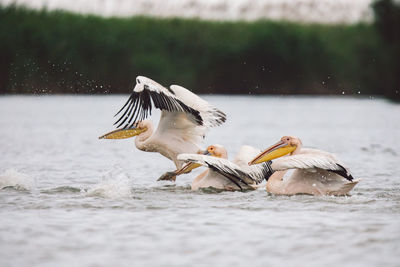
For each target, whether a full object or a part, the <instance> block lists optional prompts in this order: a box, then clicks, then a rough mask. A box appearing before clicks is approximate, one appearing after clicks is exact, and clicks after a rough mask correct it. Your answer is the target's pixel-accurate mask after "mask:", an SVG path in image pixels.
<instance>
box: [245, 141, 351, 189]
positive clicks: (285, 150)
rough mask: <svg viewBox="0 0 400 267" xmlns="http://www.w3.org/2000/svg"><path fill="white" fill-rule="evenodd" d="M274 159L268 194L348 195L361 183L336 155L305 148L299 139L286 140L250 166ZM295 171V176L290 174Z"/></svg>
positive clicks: (259, 156)
mask: <svg viewBox="0 0 400 267" xmlns="http://www.w3.org/2000/svg"><path fill="white" fill-rule="evenodd" d="M287 154H289V155H288V156H286V157H282V156H284V155H287ZM281 157H282V158H281ZM273 159H276V160H274V161H273V162H272V164H271V167H272V170H273V171H274V174H272V175H271V177H269V179H268V180H267V191H268V192H270V193H273V194H283V195H294V194H310V195H346V194H347V193H348V192H349V191H350V190H351V189H353V187H354V186H355V185H356V184H357V183H358V182H359V181H355V180H354V178H353V176H352V175H351V174H350V173H349V171H348V170H347V169H346V168H345V167H344V166H343V164H342V163H341V162H340V161H339V160H338V159H337V158H336V157H335V156H334V155H332V154H330V153H328V152H325V151H321V150H317V149H310V148H302V143H301V141H300V139H299V138H296V137H292V136H284V137H282V138H281V140H280V141H279V142H278V143H276V144H275V145H273V146H271V147H269V148H268V149H266V150H265V151H263V152H262V153H260V154H259V155H258V156H257V157H255V158H254V159H253V160H252V161H251V162H249V165H253V164H258V163H262V162H265V161H270V160H273ZM291 169H293V172H291V173H290V172H288V170H291ZM288 176H289V177H288Z"/></svg>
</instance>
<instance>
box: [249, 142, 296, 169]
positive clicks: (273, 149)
mask: <svg viewBox="0 0 400 267" xmlns="http://www.w3.org/2000/svg"><path fill="white" fill-rule="evenodd" d="M295 149H296V146H291V145H289V144H287V143H285V142H283V141H279V142H278V143H276V144H275V145H272V146H270V147H269V148H267V149H266V150H264V151H263V152H261V153H260V154H259V155H258V156H257V157H255V158H254V159H253V160H252V161H250V162H249V165H254V164H259V163H262V162H265V161H269V160H273V159H276V158H279V157H282V156H284V155H287V154H289V153H292V152H293V151H294V150H295Z"/></svg>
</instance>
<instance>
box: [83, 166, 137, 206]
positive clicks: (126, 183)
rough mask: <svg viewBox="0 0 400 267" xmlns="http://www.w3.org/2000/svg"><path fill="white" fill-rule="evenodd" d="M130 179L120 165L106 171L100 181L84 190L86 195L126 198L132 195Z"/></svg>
mask: <svg viewBox="0 0 400 267" xmlns="http://www.w3.org/2000/svg"><path fill="white" fill-rule="evenodd" d="M132 184H133V181H132V179H131V178H130V177H129V176H128V175H127V174H126V173H124V172H123V170H122V169H121V168H120V167H115V168H114V169H112V170H110V171H109V172H107V173H106V174H105V175H104V176H103V177H102V179H101V181H100V182H99V183H98V184H96V185H94V186H93V187H92V188H90V189H89V190H88V191H87V192H86V196H90V197H103V198H112V199H117V198H128V197H131V196H132Z"/></svg>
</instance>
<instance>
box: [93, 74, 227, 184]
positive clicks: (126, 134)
mask: <svg viewBox="0 0 400 267" xmlns="http://www.w3.org/2000/svg"><path fill="white" fill-rule="evenodd" d="M153 107H155V108H157V109H160V110H161V111H162V112H161V118H160V121H159V124H158V127H157V130H155V131H154V127H153V124H152V123H151V122H150V121H149V120H144V119H145V118H147V117H148V116H149V115H151V111H152V108H153ZM122 111H124V112H123V114H122V116H121V117H120V118H119V119H118V120H117V121H116V122H115V123H114V125H115V124H118V125H117V128H120V127H121V126H122V128H120V129H117V130H115V131H112V132H110V133H107V134H105V135H103V136H100V137H99V138H100V139H124V138H130V137H134V136H137V138H136V139H135V145H136V147H137V148H138V149H140V150H142V151H147V152H158V153H160V154H161V155H163V156H165V157H167V158H168V159H170V160H172V161H173V162H174V163H175V166H176V168H177V169H179V168H181V167H182V162H181V161H178V160H177V156H178V155H179V154H182V153H197V152H198V151H199V150H201V147H200V145H201V143H202V141H203V139H204V137H205V134H206V132H207V130H208V129H209V128H211V127H215V126H219V125H221V124H222V123H224V122H225V120H226V115H225V114H224V113H223V112H222V111H220V110H219V109H217V108H215V107H214V106H212V105H210V104H209V103H208V102H206V101H205V100H203V99H201V98H200V97H198V96H197V95H195V94H194V93H192V92H190V91H189V90H187V89H185V88H183V87H182V86H178V85H171V86H170V88H165V87H163V86H162V85H160V84H158V83H156V82H155V81H153V80H151V79H149V78H146V77H143V76H138V77H137V78H136V86H135V88H134V89H133V92H132V94H131V96H130V97H129V99H128V101H127V102H126V103H125V105H124V106H123V107H122V108H121V109H120V110H119V111H118V113H117V114H115V116H116V115H118V114H119V113H121V112H122ZM189 171H190V170H189ZM175 178H176V177H175V173H174V172H167V173H165V174H164V175H163V176H161V177H160V179H163V180H175Z"/></svg>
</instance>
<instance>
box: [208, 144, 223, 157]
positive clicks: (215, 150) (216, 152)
mask: <svg viewBox="0 0 400 267" xmlns="http://www.w3.org/2000/svg"><path fill="white" fill-rule="evenodd" d="M207 152H208V153H209V155H210V156H214V157H217V158H223V159H227V158H228V153H227V152H226V149H225V148H224V147H223V146H221V145H212V146H208V147H207Z"/></svg>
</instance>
